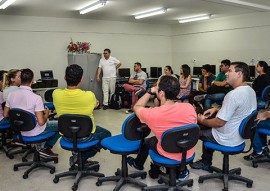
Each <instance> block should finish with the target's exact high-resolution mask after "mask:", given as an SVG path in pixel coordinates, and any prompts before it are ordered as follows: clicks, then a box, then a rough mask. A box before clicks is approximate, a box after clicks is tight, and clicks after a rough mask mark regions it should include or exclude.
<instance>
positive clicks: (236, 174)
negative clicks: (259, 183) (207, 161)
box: [198, 110, 258, 191]
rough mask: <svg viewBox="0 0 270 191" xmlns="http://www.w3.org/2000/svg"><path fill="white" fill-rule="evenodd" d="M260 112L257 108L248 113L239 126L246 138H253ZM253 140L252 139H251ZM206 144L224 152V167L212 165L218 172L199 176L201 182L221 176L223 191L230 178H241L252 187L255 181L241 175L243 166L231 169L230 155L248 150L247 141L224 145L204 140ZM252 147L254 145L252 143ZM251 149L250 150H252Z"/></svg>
mask: <svg viewBox="0 0 270 191" xmlns="http://www.w3.org/2000/svg"><path fill="white" fill-rule="evenodd" d="M257 114H258V112H257V111H256V110H255V111H253V112H252V113H251V114H250V115H248V116H247V117H246V118H245V119H243V121H242V122H241V124H240V127H239V134H240V135H241V137H243V138H244V139H251V138H252V131H253V130H254V127H255V126H256V122H255V121H254V120H255V119H256V117H257ZM251 142H252V141H251ZM204 146H205V147H208V148H210V149H213V150H216V151H220V152H221V153H222V154H223V168H222V170H221V169H219V168H217V167H213V166H211V167H210V172H213V171H214V172H217V173H213V174H209V175H204V176H200V177H199V180H198V181H199V183H203V181H204V180H208V179H212V178H219V179H221V180H223V183H224V189H223V191H228V182H229V180H239V181H242V182H245V183H246V185H247V187H248V188H251V187H252V184H253V181H252V180H250V179H248V178H245V177H242V176H240V174H241V168H235V169H231V170H229V156H230V155H235V154H239V153H242V152H244V153H246V152H248V151H244V149H245V142H243V143H242V144H240V145H238V146H235V147H229V146H223V145H220V144H217V143H212V142H207V141H206V142H204ZM251 147H252V145H251ZM251 147H250V149H251ZM250 149H249V151H250Z"/></svg>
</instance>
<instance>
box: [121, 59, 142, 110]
mask: <svg viewBox="0 0 270 191" xmlns="http://www.w3.org/2000/svg"><path fill="white" fill-rule="evenodd" d="M134 71H135V73H133V74H132V75H131V76H130V78H129V80H128V84H124V85H123V88H124V89H125V90H126V91H127V92H130V93H131V94H132V103H131V109H129V110H127V111H126V113H127V114H128V113H132V112H133V106H134V105H135V103H136V102H137V100H138V95H139V94H140V93H141V92H145V90H146V79H147V75H146V73H145V72H144V71H143V70H142V65H141V63H139V62H136V63H135V64H134Z"/></svg>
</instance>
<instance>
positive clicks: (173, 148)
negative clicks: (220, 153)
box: [143, 124, 200, 191]
mask: <svg viewBox="0 0 270 191" xmlns="http://www.w3.org/2000/svg"><path fill="white" fill-rule="evenodd" d="M199 131H200V128H199V126H198V125H197V124H191V125H186V126H180V127H175V128H172V129H169V130H167V131H165V132H164V133H163V135H162V138H161V146H162V148H163V149H164V151H166V152H169V153H182V159H181V161H177V160H172V159H169V158H166V157H164V156H162V155H160V154H158V153H156V152H155V151H152V150H149V155H150V157H151V159H152V160H153V162H154V164H156V165H158V166H164V167H167V168H169V178H166V177H165V176H163V175H162V176H161V177H160V179H159V180H158V183H160V184H161V183H165V185H157V186H151V187H145V188H143V190H153V191H155V190H186V189H184V188H182V186H186V185H187V186H188V187H191V186H193V180H192V179H188V180H184V181H181V182H177V183H176V172H177V171H176V170H177V169H178V168H179V167H180V169H181V170H185V168H186V164H188V163H190V162H192V161H193V159H194V157H195V153H194V154H193V155H192V156H191V157H190V158H186V157H187V151H188V150H189V149H191V148H193V147H194V146H195V145H196V144H197V142H198V139H199Z"/></svg>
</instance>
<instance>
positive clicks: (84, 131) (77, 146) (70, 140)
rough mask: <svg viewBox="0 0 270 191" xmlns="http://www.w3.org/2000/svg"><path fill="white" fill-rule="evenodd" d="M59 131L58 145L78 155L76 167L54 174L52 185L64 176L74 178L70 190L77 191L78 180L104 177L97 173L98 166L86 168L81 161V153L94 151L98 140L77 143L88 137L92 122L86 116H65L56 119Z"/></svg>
mask: <svg viewBox="0 0 270 191" xmlns="http://www.w3.org/2000/svg"><path fill="white" fill-rule="evenodd" d="M58 127H59V131H60V132H61V133H62V135H63V136H62V138H61V140H60V145H61V147H62V148H63V149H65V150H69V151H72V152H75V153H77V154H78V160H77V162H76V165H77V167H72V168H70V170H69V171H67V172H63V173H60V174H56V175H55V178H54V179H53V182H54V183H58V182H59V178H62V177H66V176H74V177H76V178H75V182H74V184H73V186H72V190H73V191H75V190H77V189H78V185H79V182H80V180H81V179H82V178H83V177H85V176H90V175H91V176H96V177H104V174H101V173H98V172H97V171H99V164H98V163H96V164H93V165H90V166H86V165H85V164H84V163H83V161H82V152H84V151H88V150H91V149H95V147H96V146H97V145H98V144H99V142H100V141H99V140H93V141H87V140H85V141H79V140H78V139H85V138H87V137H89V136H90V134H91V132H92V128H93V123H92V120H91V118H90V117H89V116H86V115H75V114H65V115H61V116H60V117H59V119H58Z"/></svg>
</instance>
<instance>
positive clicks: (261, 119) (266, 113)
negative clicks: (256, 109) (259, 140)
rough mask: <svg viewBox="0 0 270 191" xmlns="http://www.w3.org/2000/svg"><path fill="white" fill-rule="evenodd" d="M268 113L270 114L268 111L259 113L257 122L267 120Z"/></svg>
mask: <svg viewBox="0 0 270 191" xmlns="http://www.w3.org/2000/svg"><path fill="white" fill-rule="evenodd" d="M268 115H269V113H268V112H263V113H258V115H257V118H256V119H255V121H257V123H259V122H260V121H263V120H266V119H267V116H268Z"/></svg>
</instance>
